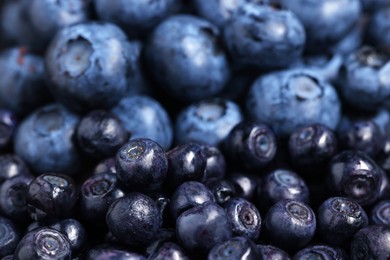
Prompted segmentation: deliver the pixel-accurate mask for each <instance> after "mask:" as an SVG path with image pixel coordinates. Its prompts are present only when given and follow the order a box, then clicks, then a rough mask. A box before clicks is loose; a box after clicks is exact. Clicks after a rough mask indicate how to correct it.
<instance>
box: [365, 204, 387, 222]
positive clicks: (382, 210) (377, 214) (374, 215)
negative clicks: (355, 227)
mask: <svg viewBox="0 0 390 260" xmlns="http://www.w3.org/2000/svg"><path fill="white" fill-rule="evenodd" d="M370 224H372V225H386V226H390V200H382V201H380V202H378V203H377V204H375V206H374V207H373V208H372V209H371V214H370Z"/></svg>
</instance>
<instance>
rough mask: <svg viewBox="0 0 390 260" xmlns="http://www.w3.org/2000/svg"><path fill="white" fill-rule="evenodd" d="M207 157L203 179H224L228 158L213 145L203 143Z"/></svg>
mask: <svg viewBox="0 0 390 260" xmlns="http://www.w3.org/2000/svg"><path fill="white" fill-rule="evenodd" d="M202 148H203V154H204V156H205V157H206V169H205V170H204V175H203V179H202V181H207V180H209V179H223V178H224V177H225V174H226V160H225V157H224V155H223V154H222V153H221V151H220V150H219V149H218V148H217V147H215V146H211V145H202Z"/></svg>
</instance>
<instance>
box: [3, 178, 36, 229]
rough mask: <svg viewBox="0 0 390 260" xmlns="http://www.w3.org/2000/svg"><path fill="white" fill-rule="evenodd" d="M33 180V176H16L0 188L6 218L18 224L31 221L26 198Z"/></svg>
mask: <svg viewBox="0 0 390 260" xmlns="http://www.w3.org/2000/svg"><path fill="white" fill-rule="evenodd" d="M33 179H34V177H33V176H31V175H20V176H15V177H13V178H11V179H8V180H6V181H5V182H3V184H1V186H0V209H1V211H2V212H3V214H4V215H5V216H7V217H8V218H10V219H11V220H13V221H14V222H16V223H18V224H26V223H28V221H30V218H29V212H28V209H27V203H26V198H27V193H28V188H29V185H30V183H31V182H32V180H33Z"/></svg>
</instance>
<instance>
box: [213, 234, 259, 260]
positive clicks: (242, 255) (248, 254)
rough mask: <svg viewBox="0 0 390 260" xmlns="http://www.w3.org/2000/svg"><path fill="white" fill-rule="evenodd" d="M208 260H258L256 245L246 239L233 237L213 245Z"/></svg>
mask: <svg viewBox="0 0 390 260" xmlns="http://www.w3.org/2000/svg"><path fill="white" fill-rule="evenodd" d="M207 259H208V260H230V259H240V260H252V259H253V260H255V259H260V258H259V255H258V252H257V248H256V245H255V244H254V243H253V242H252V241H251V240H250V239H248V238H245V237H234V238H231V239H229V240H227V241H225V242H222V243H219V244H217V245H215V246H214V247H213V248H212V249H211V250H210V252H209V254H208V257H207Z"/></svg>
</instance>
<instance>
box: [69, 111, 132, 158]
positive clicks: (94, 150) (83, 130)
mask: <svg viewBox="0 0 390 260" xmlns="http://www.w3.org/2000/svg"><path fill="white" fill-rule="evenodd" d="M76 136H77V141H78V144H79V148H80V149H81V150H82V151H83V152H84V153H85V154H87V155H88V156H91V157H94V158H105V157H109V156H113V155H115V153H116V151H117V150H118V149H119V147H121V146H122V145H123V144H124V143H125V142H126V141H127V139H128V133H127V132H126V130H125V129H124V127H123V126H122V123H121V122H120V121H119V119H117V118H116V117H115V116H114V115H113V114H111V113H109V112H107V111H104V110H95V111H92V112H90V113H88V114H87V115H85V116H84V117H83V118H82V119H81V120H80V123H79V124H78V126H77V130H76Z"/></svg>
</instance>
